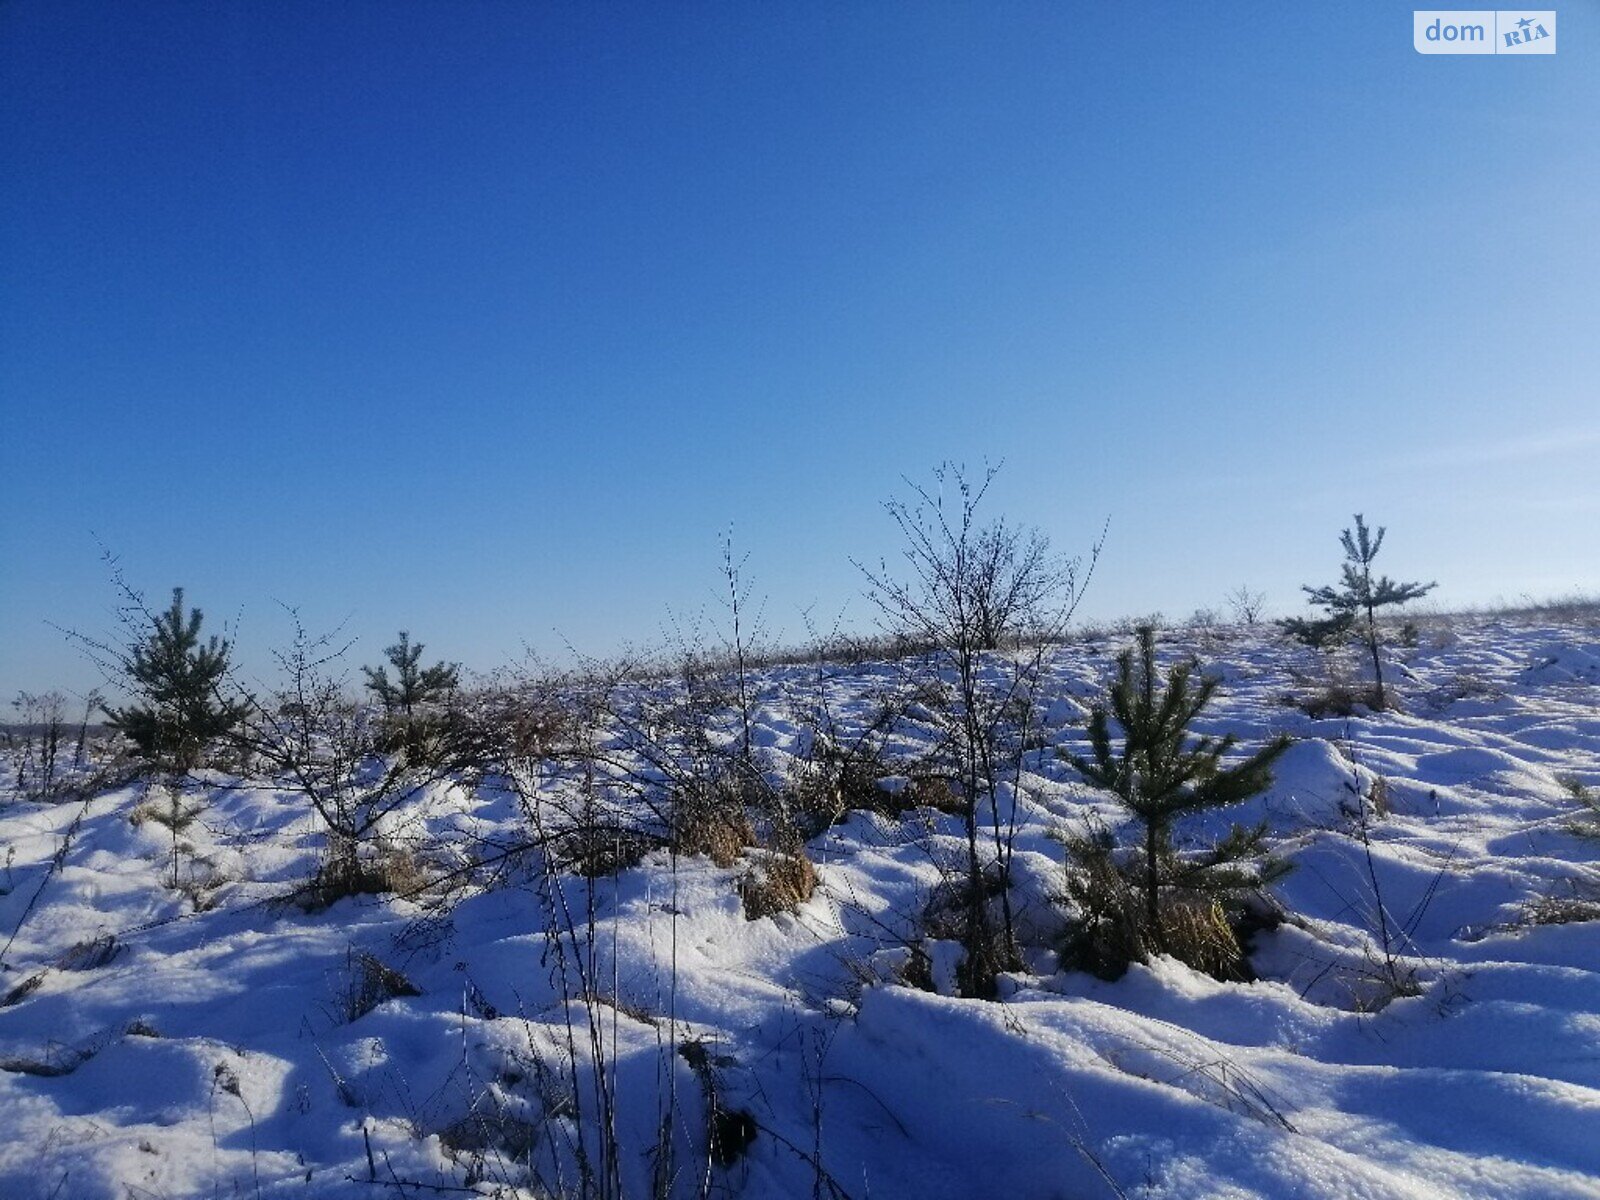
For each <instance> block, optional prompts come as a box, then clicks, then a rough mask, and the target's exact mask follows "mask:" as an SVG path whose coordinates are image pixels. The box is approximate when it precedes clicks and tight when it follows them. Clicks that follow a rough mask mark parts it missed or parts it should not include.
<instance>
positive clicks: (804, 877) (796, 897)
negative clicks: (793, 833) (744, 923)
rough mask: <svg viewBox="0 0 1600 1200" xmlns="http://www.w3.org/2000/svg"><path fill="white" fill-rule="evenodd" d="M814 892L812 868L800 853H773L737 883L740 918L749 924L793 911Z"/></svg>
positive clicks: (802, 852)
mask: <svg viewBox="0 0 1600 1200" xmlns="http://www.w3.org/2000/svg"><path fill="white" fill-rule="evenodd" d="M816 889H817V872H816V868H815V867H813V866H812V865H811V860H810V859H809V858H807V857H806V856H805V852H804V851H803V850H796V851H795V852H793V853H791V854H774V855H772V856H770V857H769V858H768V859H767V860H766V862H765V863H763V864H762V865H761V866H760V867H758V868H756V869H755V870H754V871H752V872H751V873H750V874H749V875H746V876H745V877H744V878H743V879H742V880H740V881H739V896H740V898H741V899H742V900H743V901H744V915H745V917H746V919H748V920H751V921H759V920H760V919H761V918H762V917H770V916H774V915H775V914H777V913H783V912H794V911H795V909H797V908H799V907H800V905H802V904H804V903H805V902H806V901H807V900H809V899H811V894H812V893H813V892H814V891H816Z"/></svg>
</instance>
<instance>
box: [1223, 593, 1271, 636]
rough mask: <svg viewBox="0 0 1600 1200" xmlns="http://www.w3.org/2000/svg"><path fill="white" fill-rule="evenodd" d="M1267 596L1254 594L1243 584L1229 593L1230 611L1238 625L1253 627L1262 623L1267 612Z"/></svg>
mask: <svg viewBox="0 0 1600 1200" xmlns="http://www.w3.org/2000/svg"><path fill="white" fill-rule="evenodd" d="M1266 607H1267V594H1266V593H1265V592H1253V591H1251V590H1250V589H1249V588H1248V587H1245V586H1244V585H1243V584H1241V585H1240V586H1239V587H1236V588H1234V589H1233V591H1231V592H1229V593H1228V611H1229V612H1230V613H1231V614H1232V615H1233V620H1234V623H1235V624H1237V625H1245V626H1253V625H1255V624H1257V623H1258V622H1260V620H1261V614H1262V613H1263V612H1265V611H1266Z"/></svg>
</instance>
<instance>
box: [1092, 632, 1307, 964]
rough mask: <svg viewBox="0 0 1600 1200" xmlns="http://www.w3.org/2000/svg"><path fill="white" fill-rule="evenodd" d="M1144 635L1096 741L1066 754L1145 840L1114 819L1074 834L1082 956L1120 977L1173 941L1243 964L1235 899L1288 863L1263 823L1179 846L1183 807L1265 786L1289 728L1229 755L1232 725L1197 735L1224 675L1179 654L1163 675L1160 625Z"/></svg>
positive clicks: (1219, 803)
mask: <svg viewBox="0 0 1600 1200" xmlns="http://www.w3.org/2000/svg"><path fill="white" fill-rule="evenodd" d="M1138 639H1139V641H1138V647H1137V653H1135V651H1134V650H1132V649H1129V650H1125V651H1123V652H1122V654H1121V655H1120V656H1118V659H1117V678H1116V681H1115V683H1114V684H1113V685H1112V687H1111V689H1110V692H1109V695H1108V697H1107V699H1106V700H1105V701H1104V702H1102V703H1100V704H1098V705H1096V706H1095V707H1094V709H1093V710H1092V713H1091V716H1090V721H1089V740H1090V747H1091V753H1090V754H1089V755H1088V756H1086V757H1085V756H1079V755H1069V756H1068V758H1069V761H1070V762H1071V763H1072V765H1073V766H1074V767H1075V768H1076V769H1077V771H1078V772H1079V774H1081V775H1082V776H1083V777H1084V778H1085V779H1086V780H1088V781H1089V782H1090V783H1092V784H1094V785H1096V786H1097V787H1101V788H1104V789H1106V790H1107V791H1109V792H1111V793H1112V794H1113V795H1114V796H1115V797H1116V798H1117V801H1118V803H1119V804H1120V805H1121V807H1122V808H1124V809H1126V810H1127V812H1128V814H1129V815H1130V816H1131V817H1132V818H1133V819H1134V822H1135V823H1136V824H1137V825H1138V826H1139V832H1140V837H1139V845H1138V846H1136V847H1134V846H1130V847H1126V848H1125V852H1119V848H1118V847H1117V846H1116V845H1115V843H1114V841H1113V839H1112V838H1111V835H1110V834H1109V832H1106V831H1102V832H1101V833H1100V834H1099V835H1098V836H1096V837H1091V838H1085V839H1077V840H1074V841H1072V842H1069V844H1068V845H1069V851H1070V854H1071V857H1072V858H1073V859H1074V875H1075V878H1074V880H1073V883H1074V884H1075V885H1076V886H1073V887H1071V888H1070V889H1069V890H1070V891H1071V892H1072V893H1073V894H1074V895H1075V897H1076V898H1077V899H1078V900H1079V908H1080V911H1081V916H1080V920H1079V922H1078V930H1077V939H1076V940H1077V942H1078V947H1077V949H1078V958H1079V960H1080V962H1081V963H1082V964H1083V965H1085V966H1087V967H1089V968H1090V969H1092V970H1095V971H1097V972H1098V973H1100V974H1104V975H1108V976H1112V977H1114V976H1116V975H1119V974H1121V972H1122V970H1123V969H1125V968H1126V967H1127V965H1128V964H1129V963H1130V962H1133V961H1140V960H1143V959H1145V958H1147V957H1148V956H1149V955H1150V954H1151V953H1170V954H1174V955H1176V956H1178V957H1181V958H1184V959H1185V961H1189V960H1190V959H1194V958H1197V957H1198V958H1200V959H1202V960H1203V961H1199V962H1193V963H1192V964H1191V965H1195V966H1198V967H1200V968H1202V969H1206V970H1210V971H1212V972H1213V973H1217V974H1232V975H1235V976H1237V975H1238V974H1239V973H1240V967H1241V965H1242V955H1241V954H1240V952H1239V948H1238V942H1237V938H1236V936H1235V935H1234V934H1233V932H1232V929H1231V928H1230V927H1229V926H1228V925H1227V923H1226V912H1225V910H1226V909H1227V908H1228V907H1229V906H1230V905H1231V906H1233V908H1235V909H1237V908H1238V902H1239V900H1240V899H1241V898H1242V897H1243V896H1244V895H1245V894H1248V893H1250V892H1254V891H1258V890H1259V889H1260V888H1261V887H1263V886H1265V885H1266V884H1269V883H1271V882H1273V881H1274V880H1275V879H1278V878H1281V876H1282V875H1283V873H1284V872H1285V871H1286V870H1287V867H1286V865H1285V864H1283V863H1281V862H1278V861H1276V860H1274V859H1272V858H1271V857H1270V856H1269V855H1267V853H1266V851H1265V847H1264V841H1265V838H1266V826H1265V824H1262V825H1258V826H1254V827H1251V828H1246V827H1243V826H1239V825H1235V826H1234V827H1233V829H1232V830H1231V831H1230V833H1229V834H1228V835H1227V836H1226V837H1225V838H1223V839H1222V840H1221V841H1219V842H1217V843H1216V844H1215V845H1213V846H1211V847H1209V848H1208V849H1205V850H1202V851H1200V852H1198V853H1187V854H1186V853H1181V852H1180V851H1179V850H1178V848H1177V847H1176V846H1175V844H1174V840H1173V827H1174V825H1175V823H1176V822H1177V821H1178V820H1179V819H1180V818H1182V817H1185V816H1188V815H1191V814H1195V813H1202V812H1207V811H1210V810H1212V809H1219V808H1227V807H1229V806H1231V805H1234V804H1238V803H1240V802H1241V801H1244V800H1248V799H1249V798H1250V797H1252V796H1255V795H1257V794H1258V793H1260V792H1262V791H1265V790H1266V789H1267V788H1268V787H1270V786H1271V784H1272V770H1271V768H1272V765H1273V763H1274V762H1276V761H1277V759H1278V758H1279V757H1280V756H1281V755H1282V754H1283V752H1284V751H1285V750H1287V749H1288V747H1289V739H1288V738H1286V737H1282V736H1279V737H1276V738H1274V739H1272V740H1271V741H1270V742H1268V743H1267V744H1266V745H1265V746H1263V747H1261V749H1259V750H1257V751H1256V752H1255V753H1254V754H1251V755H1250V756H1249V757H1247V758H1245V759H1244V760H1242V761H1240V762H1237V763H1234V764H1233V765H1231V766H1224V765H1223V760H1224V759H1225V758H1226V757H1227V755H1228V754H1229V752H1230V751H1231V750H1232V749H1233V747H1234V745H1235V741H1236V739H1235V738H1234V736H1233V735H1232V734H1228V735H1226V736H1225V737H1221V738H1214V737H1205V736H1198V735H1195V734H1193V733H1191V732H1190V728H1189V727H1190V726H1191V725H1192V724H1193V722H1194V721H1195V719H1196V718H1197V717H1199V715H1200V714H1201V712H1203V711H1204V709H1205V707H1206V705H1207V704H1209V703H1210V701H1211V698H1212V695H1213V693H1214V692H1215V691H1216V688H1217V680H1215V679H1211V678H1205V677H1202V678H1199V679H1196V678H1195V677H1194V669H1193V665H1192V664H1190V663H1180V664H1178V665H1177V666H1174V667H1173V668H1172V669H1171V670H1170V671H1168V672H1167V674H1166V678H1165V681H1164V682H1162V680H1161V678H1160V675H1159V672H1158V671H1157V668H1156V661H1155V660H1156V648H1155V632H1154V630H1153V629H1151V628H1150V627H1149V626H1144V627H1142V628H1140V629H1139V631H1138ZM1113 721H1114V722H1115V725H1116V727H1117V729H1118V731H1119V732H1120V735H1121V745H1120V747H1119V746H1118V745H1117V744H1116V743H1115V741H1114V738H1113ZM1219 939H1220V941H1221V943H1222V945H1221V950H1222V952H1221V953H1218V952H1217V951H1218V945H1217V943H1218V941H1219ZM1207 942H1208V943H1209V945H1203V944H1202V943H1207Z"/></svg>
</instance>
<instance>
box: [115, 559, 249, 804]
mask: <svg viewBox="0 0 1600 1200" xmlns="http://www.w3.org/2000/svg"><path fill="white" fill-rule="evenodd" d="M145 615H146V616H148V618H149V621H150V630H149V633H148V634H147V635H146V637H145V638H144V640H143V641H142V642H138V643H136V644H134V645H132V646H130V647H128V649H127V651H126V653H125V654H122V655H119V661H118V665H119V666H120V668H121V670H122V673H123V675H124V676H125V677H126V679H127V680H128V683H129V690H130V691H132V692H133V694H134V695H135V696H136V697H137V700H138V702H137V703H134V704H130V705H128V706H127V707H125V708H109V707H108V708H107V709H106V710H105V711H106V715H107V717H109V718H110V724H111V726H112V727H113V728H115V729H118V730H120V731H121V732H122V733H123V734H125V735H126V736H127V737H128V739H129V740H130V741H131V742H133V744H134V746H135V747H137V749H138V751H139V754H140V755H141V756H142V757H143V758H144V759H146V760H147V761H149V762H151V763H153V764H155V765H156V766H158V767H161V768H164V769H166V770H170V771H172V772H174V773H178V774H182V773H184V772H187V771H190V770H192V769H193V768H194V767H195V766H197V765H198V764H199V762H200V759H201V757H202V756H203V755H204V753H205V750H206V748H207V747H208V746H209V745H210V744H212V743H213V742H215V741H217V740H218V739H219V738H221V737H223V736H225V735H226V734H228V733H230V732H231V731H232V730H233V729H234V728H235V727H236V726H238V724H239V722H240V721H241V720H243V718H244V715H245V712H246V711H247V705H246V704H245V703H244V702H242V701H240V700H237V699H230V698H226V697H224V696H223V694H222V685H223V681H224V679H225V677H226V675H227V672H228V652H229V650H230V648H231V647H230V645H229V643H228V642H227V641H225V640H222V639H219V638H217V637H216V636H215V635H213V636H212V637H211V638H210V639H209V640H208V641H207V642H206V643H205V644H204V645H202V644H201V642H200V625H201V622H202V620H203V617H202V615H201V612H200V610H199V609H198V608H192V609H190V610H189V615H188V617H187V618H185V617H184V615H183V589H182V588H173V589H172V607H171V608H169V609H168V610H167V611H166V612H164V613H161V614H159V615H157V614H154V613H146V614H145Z"/></svg>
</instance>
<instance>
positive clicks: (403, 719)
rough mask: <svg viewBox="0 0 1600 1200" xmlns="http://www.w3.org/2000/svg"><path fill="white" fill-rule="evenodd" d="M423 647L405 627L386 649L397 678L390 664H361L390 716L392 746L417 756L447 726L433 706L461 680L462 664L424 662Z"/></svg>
mask: <svg viewBox="0 0 1600 1200" xmlns="http://www.w3.org/2000/svg"><path fill="white" fill-rule="evenodd" d="M423 649H424V647H423V644H422V643H421V642H418V643H416V644H415V645H413V644H412V642H411V635H410V634H409V633H407V632H406V631H405V630H403V629H402V630H401V631H400V640H399V641H398V642H396V643H395V644H394V645H392V646H390V647H388V648H387V649H385V650H384V652H383V655H384V657H385V658H387V659H388V660H389V666H392V667H393V668H394V670H395V678H394V679H392V680H391V679H390V678H389V671H388V668H387V667H382V666H378V667H362V668H361V670H362V672H363V673H364V674H365V675H366V677H367V687H368V689H369V690H370V691H371V692H372V694H373V695H375V696H377V698H378V700H379V702H380V703H382V705H383V710H384V713H385V715H386V716H387V717H388V726H389V730H390V735H391V736H390V742H391V746H392V747H396V748H401V749H404V750H405V751H406V752H407V753H408V754H410V755H412V756H413V757H416V756H418V755H422V754H424V753H426V752H427V750H428V749H429V747H430V744H431V743H433V742H434V741H435V740H436V737H437V735H438V734H440V733H441V732H442V730H443V723H442V722H441V721H440V720H438V719H437V718H436V715H435V714H431V713H430V712H429V711H428V709H429V707H430V706H432V705H435V704H437V703H439V702H440V701H442V700H444V699H446V698H447V697H448V696H449V695H450V693H451V692H453V691H455V689H456V687H457V686H458V685H459V682H460V670H461V668H460V666H459V665H457V664H455V663H444V662H441V663H435V664H434V665H433V666H431V667H424V666H422V651H423Z"/></svg>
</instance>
